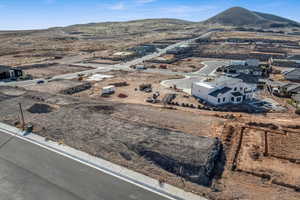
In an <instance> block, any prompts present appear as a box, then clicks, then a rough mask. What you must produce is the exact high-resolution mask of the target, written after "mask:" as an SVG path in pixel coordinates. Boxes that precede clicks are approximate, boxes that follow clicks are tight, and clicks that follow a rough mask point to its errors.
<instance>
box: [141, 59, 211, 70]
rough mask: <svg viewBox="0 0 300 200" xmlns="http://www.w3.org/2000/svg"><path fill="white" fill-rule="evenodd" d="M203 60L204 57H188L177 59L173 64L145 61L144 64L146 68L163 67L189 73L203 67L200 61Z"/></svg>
mask: <svg viewBox="0 0 300 200" xmlns="http://www.w3.org/2000/svg"><path fill="white" fill-rule="evenodd" d="M203 61H205V59H200V58H194V57H189V58H186V59H182V60H180V61H177V62H175V63H173V64H160V63H153V62H146V63H145V66H146V67H148V68H156V69H160V68H162V67H163V68H166V69H168V70H172V71H174V72H184V73H189V72H196V71H198V70H200V69H201V68H203V67H204V65H203V64H201V62H203Z"/></svg>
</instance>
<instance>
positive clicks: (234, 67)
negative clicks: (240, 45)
mask: <svg viewBox="0 0 300 200" xmlns="http://www.w3.org/2000/svg"><path fill="white" fill-rule="evenodd" d="M225 68H226V69H233V70H245V69H249V70H251V71H262V70H263V69H262V68H261V67H260V66H250V65H228V66H225Z"/></svg>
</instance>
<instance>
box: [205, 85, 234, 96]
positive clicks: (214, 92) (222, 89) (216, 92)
mask: <svg viewBox="0 0 300 200" xmlns="http://www.w3.org/2000/svg"><path fill="white" fill-rule="evenodd" d="M230 90H232V89H231V88H229V87H223V88H221V89H218V90H216V91H213V92H211V93H210V94H209V95H210V96H213V97H217V96H219V94H225V93H227V92H229V91H230Z"/></svg>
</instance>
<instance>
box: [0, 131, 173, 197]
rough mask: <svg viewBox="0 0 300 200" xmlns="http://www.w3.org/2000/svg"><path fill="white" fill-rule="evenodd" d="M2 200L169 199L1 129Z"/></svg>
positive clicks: (0, 173)
mask: <svg viewBox="0 0 300 200" xmlns="http://www.w3.org/2000/svg"><path fill="white" fill-rule="evenodd" d="M0 199H1V200H2V199H3V200H6V199H9V200H41V199H42V200H121V199H122V200H167V199H168V198H165V197H162V196H160V195H158V194H156V193H152V192H150V191H148V190H145V189H142V188H140V187H137V186H135V185H133V184H130V183H128V182H125V181H123V180H121V179H118V178H116V177H113V176H111V175H108V174H105V173H103V172H101V171H99V170H96V169H94V168H91V167H89V166H86V165H83V164H82V163H79V162H77V161H74V160H72V159H69V158H66V157H64V156H62V155H59V154H56V153H54V152H52V151H49V150H47V149H44V148H42V147H40V146H37V145H35V144H32V143H29V142H27V141H24V140H21V139H19V138H17V137H15V136H11V135H8V134H6V133H3V132H0Z"/></svg>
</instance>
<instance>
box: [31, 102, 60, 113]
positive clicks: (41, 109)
mask: <svg viewBox="0 0 300 200" xmlns="http://www.w3.org/2000/svg"><path fill="white" fill-rule="evenodd" d="M53 110H54V108H53V107H51V106H49V105H47V104H40V103H36V104H34V105H33V106H31V107H30V108H29V109H27V111H28V112H30V113H34V114H44V113H50V112H52V111H53Z"/></svg>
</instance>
